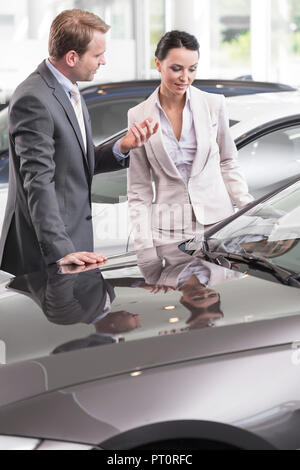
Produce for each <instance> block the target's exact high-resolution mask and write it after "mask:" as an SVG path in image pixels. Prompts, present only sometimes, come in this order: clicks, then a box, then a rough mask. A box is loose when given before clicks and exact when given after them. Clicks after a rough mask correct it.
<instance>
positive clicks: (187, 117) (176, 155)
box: [156, 89, 197, 184]
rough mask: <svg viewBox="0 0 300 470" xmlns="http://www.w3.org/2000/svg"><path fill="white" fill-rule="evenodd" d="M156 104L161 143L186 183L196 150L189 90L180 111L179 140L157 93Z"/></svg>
mask: <svg viewBox="0 0 300 470" xmlns="http://www.w3.org/2000/svg"><path fill="white" fill-rule="evenodd" d="M156 106H157V107H158V109H159V115H160V122H161V131H162V136H163V145H164V147H165V150H166V152H167V153H168V155H169V156H170V157H171V158H172V160H173V162H174V164H175V166H176V168H177V170H178V171H179V173H180V174H181V177H182V179H183V180H184V182H185V183H186V184H187V183H188V181H189V178H190V174H191V169H192V165H193V161H194V158H195V155H196V151H197V139H196V132H195V126H194V117H193V111H192V108H191V99H190V90H189V89H187V91H186V102H185V106H184V109H183V113H182V131H181V136H180V139H179V141H178V140H177V138H176V137H175V134H174V131H173V128H172V125H171V123H170V121H169V119H168V116H167V115H166V113H165V111H164V110H163V108H162V106H161V104H160V101H159V94H158V95H157V101H156Z"/></svg>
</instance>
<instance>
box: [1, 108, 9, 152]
mask: <svg viewBox="0 0 300 470" xmlns="http://www.w3.org/2000/svg"><path fill="white" fill-rule="evenodd" d="M7 109H8V108H6V109H3V110H2V111H0V153H1V152H3V151H4V150H7V149H8V112H7Z"/></svg>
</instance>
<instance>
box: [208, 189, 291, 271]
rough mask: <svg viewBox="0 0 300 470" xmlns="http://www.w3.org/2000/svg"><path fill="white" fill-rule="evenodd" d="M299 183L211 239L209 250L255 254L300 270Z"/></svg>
mask: <svg viewBox="0 0 300 470" xmlns="http://www.w3.org/2000/svg"><path fill="white" fill-rule="evenodd" d="M299 240H300V182H299V181H298V182H297V183H295V184H293V185H292V186H290V187H289V188H287V189H285V190H283V191H280V192H279V193H278V194H276V195H275V196H273V197H271V198H270V199H268V200H267V201H266V202H263V203H261V204H259V205H257V206H256V207H254V208H253V209H250V210H249V211H248V212H246V213H245V214H243V215H241V216H239V217H238V218H237V219H235V220H234V221H232V222H231V223H229V224H228V225H227V226H225V227H224V228H223V229H221V230H219V231H218V232H217V233H216V234H214V235H213V239H212V240H211V241H210V242H209V243H210V245H211V249H213V250H216V249H217V251H222V252H223V251H225V252H229V253H238V254H242V255H243V254H247V255H248V254H254V255H255V256H261V257H263V258H265V259H267V260H268V261H269V262H270V263H272V264H273V265H277V266H281V267H283V268H286V269H288V270H289V271H292V272H296V273H298V272H299V266H300V244H299Z"/></svg>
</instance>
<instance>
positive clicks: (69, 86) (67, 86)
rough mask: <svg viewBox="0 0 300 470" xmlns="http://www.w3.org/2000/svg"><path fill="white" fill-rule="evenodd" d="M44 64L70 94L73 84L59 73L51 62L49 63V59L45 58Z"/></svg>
mask: <svg viewBox="0 0 300 470" xmlns="http://www.w3.org/2000/svg"><path fill="white" fill-rule="evenodd" d="M46 65H47V67H48V69H49V70H50V72H52V74H53V75H54V77H55V78H56V80H57V81H58V83H59V84H60V85H61V86H62V87H63V89H64V90H65V92H66V93H68V94H70V92H71V91H72V89H73V87H74V84H73V83H72V82H71V80H69V79H68V78H67V77H66V76H65V75H64V74H63V73H61V72H60V71H59V70H58V69H57V68H56V67H54V65H53V64H51V62H50V60H49V59H47V60H46Z"/></svg>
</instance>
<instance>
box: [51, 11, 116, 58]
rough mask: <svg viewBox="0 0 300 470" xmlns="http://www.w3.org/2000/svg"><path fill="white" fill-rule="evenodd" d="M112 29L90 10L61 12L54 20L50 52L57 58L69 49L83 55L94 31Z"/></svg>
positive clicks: (104, 31) (102, 31)
mask: <svg viewBox="0 0 300 470" xmlns="http://www.w3.org/2000/svg"><path fill="white" fill-rule="evenodd" d="M109 29H110V26H108V25H107V24H106V23H105V22H104V21H103V20H102V19H101V18H100V17H99V16H97V15H94V13H91V12H89V11H84V10H79V9H73V10H65V11H63V12H62V13H60V14H59V15H58V16H57V17H56V18H55V19H54V21H53V23H52V25H51V29H50V36H49V54H50V57H53V58H54V59H56V60H59V59H61V58H62V57H64V55H65V54H67V52H69V51H73V50H74V51H76V52H77V54H79V55H80V56H82V55H83V54H84V53H85V52H86V51H87V47H88V45H89V43H90V42H91V40H92V39H93V34H94V31H100V32H101V33H107V31H108V30H109Z"/></svg>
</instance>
